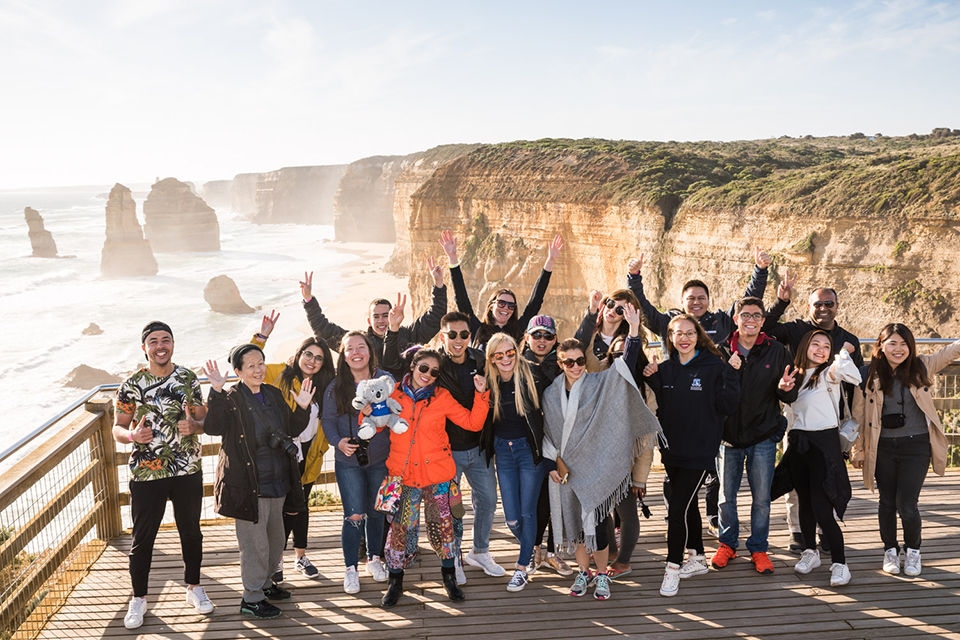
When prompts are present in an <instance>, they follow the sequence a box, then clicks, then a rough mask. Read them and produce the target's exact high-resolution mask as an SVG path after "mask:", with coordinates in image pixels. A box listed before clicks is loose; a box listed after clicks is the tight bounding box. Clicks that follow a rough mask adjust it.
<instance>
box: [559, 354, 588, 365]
mask: <svg viewBox="0 0 960 640" xmlns="http://www.w3.org/2000/svg"><path fill="white" fill-rule="evenodd" d="M557 362H558V363H559V364H562V365H563V366H565V367H572V366H573V365H577V366H578V367H582V366H584V365H585V364H587V358H586V357H585V356H580V357H579V358H577V359H576V360H574V359H573V358H564V359H563V360H558V361H557Z"/></svg>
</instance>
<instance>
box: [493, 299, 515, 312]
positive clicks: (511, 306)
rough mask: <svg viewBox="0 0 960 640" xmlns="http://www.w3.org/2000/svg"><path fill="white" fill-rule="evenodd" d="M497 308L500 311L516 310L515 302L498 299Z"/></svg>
mask: <svg viewBox="0 0 960 640" xmlns="http://www.w3.org/2000/svg"><path fill="white" fill-rule="evenodd" d="M497 306H498V307H500V308H501V309H510V310H511V311H513V310H514V309H516V308H517V303H516V302H510V301H509V300H499V299H498V300H497Z"/></svg>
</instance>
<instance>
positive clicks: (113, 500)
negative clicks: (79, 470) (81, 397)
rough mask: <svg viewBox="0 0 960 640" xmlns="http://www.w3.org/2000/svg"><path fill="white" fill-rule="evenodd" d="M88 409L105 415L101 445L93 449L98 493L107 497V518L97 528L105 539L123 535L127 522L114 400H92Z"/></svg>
mask: <svg viewBox="0 0 960 640" xmlns="http://www.w3.org/2000/svg"><path fill="white" fill-rule="evenodd" d="M84 408H85V409H86V410H87V411H89V412H90V413H101V414H102V415H101V416H100V429H99V438H100V442H99V446H94V447H92V449H91V454H92V455H93V457H94V459H96V461H97V466H98V467H99V470H98V473H97V475H96V477H97V478H98V481H97V482H95V483H94V489H95V490H96V492H97V494H98V495H100V496H103V498H102V499H103V510H102V513H103V518H102V519H101V521H100V523H99V524H98V525H97V528H98V530H99V531H98V535H99V537H100V539H101V540H109V539H110V538H113V537H116V536H118V535H120V532H121V531H122V530H123V520H122V519H121V518H120V476H119V474H118V473H117V462H116V451H117V445H116V441H115V440H114V439H113V401H112V400H111V399H109V398H105V397H103V396H98V397H96V398H91V399H90V400H88V401H87V402H86V404H85V405H84Z"/></svg>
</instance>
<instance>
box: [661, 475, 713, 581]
mask: <svg viewBox="0 0 960 640" xmlns="http://www.w3.org/2000/svg"><path fill="white" fill-rule="evenodd" d="M666 471H667V477H668V478H669V479H670V486H671V489H672V495H671V496H670V503H669V504H668V505H667V562H673V563H674V564H683V555H684V552H685V551H686V550H687V549H693V550H694V551H696V552H697V553H699V554H703V520H702V519H701V518H700V504H699V502H698V500H697V492H698V491H699V490H700V486H701V485H702V484H703V483H704V481H705V480H706V478H707V474H708V473H709V470H707V469H683V468H681V467H674V466H667V467H666Z"/></svg>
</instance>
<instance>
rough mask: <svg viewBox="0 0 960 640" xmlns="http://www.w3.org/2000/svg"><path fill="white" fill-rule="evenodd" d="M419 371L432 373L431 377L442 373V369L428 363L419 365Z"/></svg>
mask: <svg viewBox="0 0 960 640" xmlns="http://www.w3.org/2000/svg"><path fill="white" fill-rule="evenodd" d="M417 371H419V372H420V373H427V374H429V375H430V377H431V378H436V377H437V376H438V375H440V369H438V368H437V367H431V366H430V365H428V364H419V365H417Z"/></svg>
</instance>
